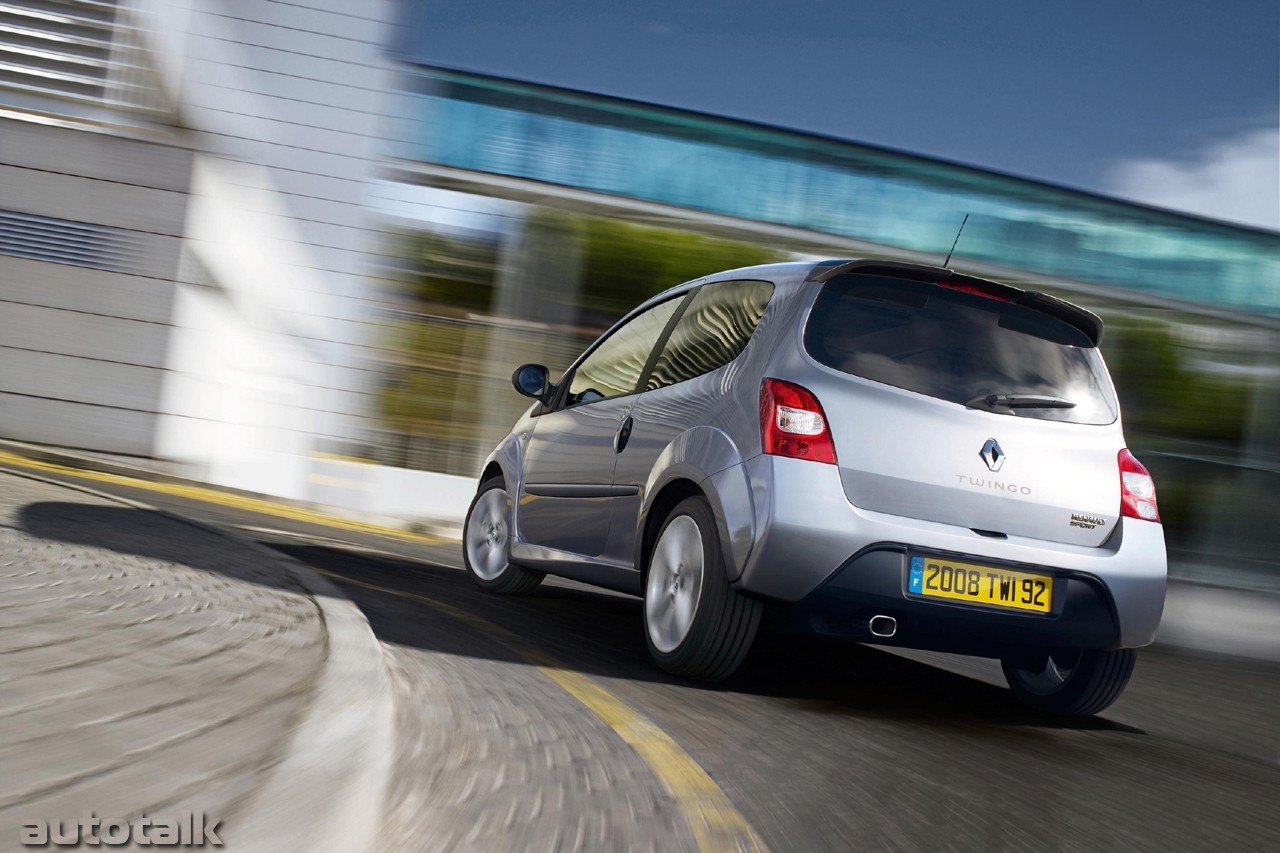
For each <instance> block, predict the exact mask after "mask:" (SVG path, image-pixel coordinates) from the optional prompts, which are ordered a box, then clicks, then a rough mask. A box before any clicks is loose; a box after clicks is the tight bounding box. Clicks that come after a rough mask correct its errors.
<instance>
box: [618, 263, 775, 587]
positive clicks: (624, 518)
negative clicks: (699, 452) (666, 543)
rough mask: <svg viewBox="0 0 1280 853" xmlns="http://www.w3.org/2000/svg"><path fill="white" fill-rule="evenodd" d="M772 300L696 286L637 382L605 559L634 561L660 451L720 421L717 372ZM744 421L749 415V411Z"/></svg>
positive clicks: (761, 287) (748, 284)
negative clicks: (693, 430)
mask: <svg viewBox="0 0 1280 853" xmlns="http://www.w3.org/2000/svg"><path fill="white" fill-rule="evenodd" d="M772 295H773V285H772V284H771V283H769V282H766V281H722V282H713V283H711V284H707V285H704V286H702V287H701V288H699V289H698V290H697V291H695V293H694V294H693V297H692V299H691V300H690V301H689V304H688V307H686V308H685V309H684V310H683V312H681V314H680V316H679V317H678V318H677V322H676V324H675V326H674V327H673V328H672V330H671V332H670V333H669V334H668V335H667V337H666V339H665V340H664V341H663V342H662V346H661V349H660V350H659V354H658V356H657V358H655V359H654V362H653V366H652V368H651V369H650V370H649V371H648V372H647V373H646V375H645V376H644V377H642V382H643V385H642V391H643V393H641V394H639V395H638V396H637V397H635V398H634V399H635V403H634V405H633V406H632V407H631V409H630V411H629V415H628V419H629V421H630V424H631V435H630V441H628V442H627V444H626V447H625V448H623V450H622V451H621V452H620V453H619V454H618V458H617V462H616V464H615V467H614V476H613V484H614V492H615V497H614V500H613V502H612V503H613V506H612V510H613V519H612V521H611V525H610V528H611V529H610V533H609V542H608V545H607V547H606V551H605V553H606V556H608V557H609V558H610V559H614V560H617V561H620V562H627V563H629V562H632V561H633V560H634V559H635V545H636V525H637V522H638V519H639V515H640V503H641V501H642V499H643V489H644V486H645V484H646V483H647V482H648V479H649V475H650V473H651V472H652V471H653V466H654V465H655V464H656V463H657V461H658V457H659V456H660V455H661V454H662V451H663V450H665V449H666V448H667V446H668V445H669V444H671V442H672V441H674V440H675V439H676V438H677V437H678V436H679V435H680V434H681V433H683V432H685V431H686V430H689V429H691V428H693V427H695V426H699V425H705V424H712V423H715V422H716V421H717V419H718V418H723V417H724V405H725V403H724V399H723V398H724V385H725V383H724V382H722V381H721V379H722V377H721V374H720V372H719V371H720V369H721V368H723V367H725V366H726V365H728V364H729V363H731V362H733V361H734V360H735V359H736V358H737V357H738V356H739V355H740V354H741V353H742V351H743V350H744V349H745V348H746V346H747V343H748V341H750V340H751V336H752V334H753V333H754V332H755V330H756V326H757V325H758V324H759V323H760V318H761V317H762V316H763V315H764V309H765V307H766V306H767V305H768V304H769V298H770V297H771V296H772ZM749 417H755V411H754V410H753V411H752V412H751V413H750V415H749Z"/></svg>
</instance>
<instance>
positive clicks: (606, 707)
mask: <svg viewBox="0 0 1280 853" xmlns="http://www.w3.org/2000/svg"><path fill="white" fill-rule="evenodd" d="M0 463H5V464H9V465H14V466H17V467H20V468H28V469H31V470H34V471H46V472H50V473H54V474H63V475H65V476H70V477H77V478H79V479H83V480H94V481H97V482H100V483H113V484H116V485H121V486H128V487H129V488H134V489H142V490H145V491H151V492H158V493H160V494H167V495H174V496H176V497H182V498H188V499H190V500H195V501H201V502H203V503H210V504H216V505H218V506H225V507H230V508H233V509H242V510H246V511H249V512H255V513H259V514H261V515H271V516H276V517H278V518H289V519H294V520H296V521H306V522H309V523H311V524H317V525H322V526H325V527H332V528H336V529H339V530H353V531H356V532H360V533H373V534H378V535H382V536H392V537H396V538H399V539H407V540H411V541H418V542H430V543H438V542H442V541H444V540H443V539H441V538H439V537H435V536H427V535H424V534H418V533H409V532H406V531H404V530H397V529H395V528H394V527H383V526H381V525H376V524H366V523H363V522H358V521H348V520H347V519H343V518H338V517H336V516H331V515H325V514H324V513H319V512H315V511H313V510H307V509H302V508H300V507H292V506H287V505H284V504H277V503H272V502H270V501H265V500H261V499H259V498H251V497H246V496H243V495H233V494H228V493H227V492H219V491H217V490H214V489H208V488H203V487H201V486H195V485H184V484H179V483H163V482H156V481H153V480H140V479H137V478H134V477H126V476H124V475H121V474H109V473H106V472H103V471H87V470H81V469H79V468H72V467H69V466H66V465H58V464H55V463H52V462H41V461H38V460H35V459H28V458H27V457H25V456H19V455H17V454H13V453H9V452H6V451H2V450H0ZM312 568H313V569H315V571H318V572H320V573H321V574H324V575H328V576H330V577H334V578H338V579H340V580H342V582H343V583H348V584H352V585H354V586H360V587H364V588H366V589H370V590H373V591H375V592H382V593H386V594H388V595H397V596H400V597H402V598H409V599H412V600H414V601H418V602H420V603H422V604H425V605H427V606H429V607H432V608H434V609H435V610H438V611H440V612H441V613H444V614H446V615H448V616H450V617H452V618H454V619H456V620H458V621H460V622H463V623H465V624H467V625H469V626H471V627H472V628H474V629H476V630H478V631H480V632H482V633H484V634H487V635H489V636H490V637H492V638H493V639H494V640H495V641H497V642H499V643H501V644H502V645H503V646H506V647H507V648H508V649H510V650H511V651H513V652H515V653H516V654H518V655H519V656H520V657H522V658H524V659H525V660H527V661H529V663H531V664H533V665H534V666H536V667H537V668H538V670H539V671H541V672H542V673H543V674H544V675H546V676H547V677H548V678H550V679H551V680H552V681H554V682H555V683H556V684H558V685H559V686H560V688H561V689H563V690H564V691H565V692H566V693H568V694H569V695H570V696H572V697H573V698H575V699H577V700H578V701H579V702H581V703H582V704H583V705H585V706H586V707H587V709H588V710H590V711H591V712H592V713H594V714H595V715H596V716H597V717H599V718H600V719H601V720H602V721H604V722H605V723H606V724H607V725H608V726H609V727H610V728H611V729H613V730H614V731H615V732H617V734H618V736H619V737H621V738H622V739H623V741H625V742H626V743H627V744H628V745H630V746H631V748H632V749H634V750H635V751H636V753H637V754H639V756H640V757H641V758H642V759H644V761H645V763H646V764H648V765H649V767H650V769H652V770H653V772H654V775H656V776H657V777H658V779H659V781H661V782H662V784H663V786H664V787H665V788H666V789H667V791H668V792H669V793H670V794H671V796H672V797H674V798H675V800H676V803H677V804H678V805H679V807H680V810H681V812H682V813H683V814H684V816H685V819H686V820H687V821H688V822H689V826H690V828H691V829H692V830H693V835H694V839H695V840H696V841H697V844H698V849H699V850H702V851H705V853H711V852H712V851H715V853H719V851H728V850H739V851H741V850H748V851H763V850H764V849H765V847H764V844H763V843H762V842H761V841H760V839H759V838H758V837H757V836H756V834H755V832H754V831H752V829H751V827H750V825H749V824H748V823H747V821H746V819H745V818H744V817H743V816H742V815H741V814H740V813H739V812H738V810H737V809H736V808H734V805H733V803H732V802H730V801H729V798H728V797H727V796H726V795H725V793H724V791H722V790H721V789H720V786H719V785H717V784H716V783H715V780H714V779H712V778H711V777H710V776H709V775H707V771H705V770H703V769H702V767H701V766H700V765H699V764H698V763H697V762H696V761H694V760H693V758H692V757H691V756H690V755H689V754H688V753H687V752H685V751H684V749H683V748H682V747H681V746H680V745H679V744H678V743H676V742H675V741H674V740H673V739H672V738H671V736H670V735H668V734H667V733H666V732H664V731H663V730H662V729H660V728H659V727H658V726H657V725H656V724H654V723H653V721H651V720H650V719H649V718H648V717H645V716H644V715H643V714H641V713H639V712H638V711H636V710H634V709H633V708H631V707H630V706H629V705H627V704H626V703H625V702H623V701H622V700H621V699H619V698H618V697H616V696H614V695H613V694H612V693H610V692H609V691H608V690H606V689H604V688H603V687H601V686H600V685H599V684H597V683H596V682H595V681H593V680H592V679H591V678H589V677H588V676H586V675H583V674H582V673H580V672H576V671H574V670H572V669H570V668H569V667H568V665H567V664H564V663H562V662H560V661H558V660H556V659H555V658H553V657H552V656H550V655H548V654H546V653H545V652H542V651H540V650H538V649H535V648H533V647H532V646H529V645H527V644H526V643H525V642H524V641H523V640H522V639H521V638H520V637H519V636H518V635H516V634H514V633H512V632H511V631H508V630H507V629H506V628H503V627H501V626H500V625H496V624H494V623H493V622H490V621H489V620H487V619H483V618H481V617H479V616H476V615H474V614H472V613H468V612H467V611H465V610H461V609H459V608H457V607H454V606H453V605H451V604H445V603H444V602H443V601H437V600H436V599H434V598H428V597H427V596H425V595H417V594H415V593H410V592H403V591H401V590H395V589H389V588H387V587H382V586H377V585H375V584H371V583H365V582H363V581H358V580H354V579H352V578H348V577H346V576H344V575H340V574H338V573H336V572H330V571H326V570H324V569H319V568H315V567H312Z"/></svg>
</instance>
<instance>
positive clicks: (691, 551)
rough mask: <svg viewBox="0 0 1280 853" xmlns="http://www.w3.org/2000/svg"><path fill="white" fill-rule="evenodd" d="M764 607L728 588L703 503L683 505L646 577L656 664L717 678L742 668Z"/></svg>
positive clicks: (666, 525)
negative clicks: (739, 667) (740, 666)
mask: <svg viewBox="0 0 1280 853" xmlns="http://www.w3.org/2000/svg"><path fill="white" fill-rule="evenodd" d="M760 610H761V605H760V602H758V601H755V600H753V599H750V598H746V597H745V596H742V595H739V594H738V593H737V592H735V591H734V589H733V588H732V587H731V586H729V579H728V577H727V576H726V574H725V566H724V554H723V552H722V550H721V547H720V537H719V535H718V533H717V532H716V526H715V517H714V516H713V515H712V513H711V505H710V504H708V503H707V500H706V498H702V497H692V498H687V499H686V500H684V501H681V502H680V503H679V504H678V505H677V506H676V507H675V509H673V510H672V511H671V513H670V514H669V515H668V516H667V518H666V520H665V521H664V522H663V525H662V530H661V532H660V533H659V534H658V539H657V542H656V543H655V544H654V546H653V551H652V553H650V555H649V565H648V573H647V575H646V580H645V594H644V623H645V640H646V641H647V642H648V645H649V652H650V654H652V655H653V659H654V660H655V661H656V662H657V664H658V666H660V667H662V668H663V669H665V670H666V671H667V672H670V673H674V674H676V675H685V676H691V677H694V678H705V679H709V680H714V681H718V680H720V679H723V678H728V677H729V676H730V675H732V674H733V672H734V670H736V669H737V668H738V666H739V665H740V664H741V663H742V660H743V658H745V657H746V655H747V650H748V649H749V648H750V647H751V641H752V640H753V639H755V635H756V628H757V627H759V625H760Z"/></svg>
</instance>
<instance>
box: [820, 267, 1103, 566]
mask: <svg viewBox="0 0 1280 853" xmlns="http://www.w3.org/2000/svg"><path fill="white" fill-rule="evenodd" d="M937 272H938V273H940V274H941V275H943V276H946V277H945V278H944V280H943V281H942V283H941V284H939V283H938V281H937V279H936V278H934V280H912V279H910V278H902V277H900V276H899V275H894V274H875V273H874V272H872V273H861V274H857V273H848V274H842V275H838V276H835V277H833V278H830V279H829V280H828V281H826V282H825V283H824V284H823V289H822V291H821V292H820V293H819V295H818V297H817V301H816V302H815V303H814V306H813V309H812V310H811V312H810V315H809V319H808V321H807V324H806V328H805V331H804V347H805V349H806V351H807V352H808V353H809V355H810V356H811V357H812V358H814V359H815V360H816V361H817V362H819V363H820V364H823V365H826V366H827V367H830V368H833V369H834V370H835V371H839V374H835V373H828V374H827V375H826V376H825V377H824V378H823V380H821V384H817V385H813V384H811V386H810V387H811V390H812V391H813V392H814V393H815V394H816V396H817V398H818V399H819V401H820V402H821V404H822V407H823V409H824V410H825V412H826V416H827V421H828V423H829V425H830V429H831V436H832V439H833V441H834V444H835V448H836V456H837V460H838V464H839V466H840V474H841V479H842V481H843V483H844V488H845V492H846V494H847V495H848V498H849V500H850V502H852V503H853V504H854V505H855V506H858V507H862V508H864V509H868V510H874V511H879V512H886V513H892V514H895V515H901V516H907V517H911V518H918V519H924V520H928V521H935V522H941V523H945V524H954V525H962V526H964V527H968V528H971V529H973V530H976V531H979V532H983V533H987V534H1005V535H1010V536H1026V537H1031V538H1035V539H1041V540H1048V541H1052V542H1063V543H1070V544H1075V545H1085V546H1098V545H1101V544H1102V543H1103V542H1105V541H1106V539H1107V537H1108V536H1109V535H1110V533H1111V531H1112V530H1113V529H1114V527H1115V524H1116V521H1117V519H1118V517H1119V510H1120V496H1119V474H1118V468H1117V461H1116V454H1117V452H1118V451H1119V450H1120V449H1121V448H1122V447H1123V446H1124V445H1123V438H1122V436H1121V433H1120V429H1119V425H1118V422H1117V416H1118V407H1117V404H1116V400H1115V395H1114V391H1113V390H1112V387H1111V382H1110V379H1109V377H1108V375H1107V372H1106V368H1105V366H1104V365H1103V362H1102V359H1101V356H1100V355H1099V353H1098V350H1097V342H1098V340H1099V339H1100V337H1101V323H1100V322H1099V321H1098V320H1097V318H1096V317H1094V316H1093V315H1092V314H1089V313H1088V312H1085V311H1083V310H1082V309H1079V308H1077V307H1075V306H1073V305H1070V304H1068V303H1065V302H1062V301H1061V300H1057V299H1054V298H1053V297H1049V296H1046V295H1044V294H1039V293H1031V292H1026V291H1022V290H1018V289H1016V288H1012V287H1008V286H1006V285H1000V284H997V283H995V282H987V281H984V280H981V279H974V278H969V277H965V276H951V275H949V274H947V273H945V271H941V270H939V271H937ZM915 277H916V278H917V279H918V278H926V279H927V278H928V277H927V276H924V275H921V274H918V273H917V274H916V276H915Z"/></svg>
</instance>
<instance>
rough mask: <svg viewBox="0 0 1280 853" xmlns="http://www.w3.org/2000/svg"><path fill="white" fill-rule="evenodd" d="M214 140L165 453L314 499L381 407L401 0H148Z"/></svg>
mask: <svg viewBox="0 0 1280 853" xmlns="http://www.w3.org/2000/svg"><path fill="white" fill-rule="evenodd" d="M137 5H138V7H139V9H140V10H141V12H142V17H143V18H144V19H148V18H149V19H151V20H156V21H164V22H166V24H167V26H165V27H163V28H161V29H160V30H159V31H158V32H156V33H154V34H153V36H152V38H154V39H155V40H156V45H155V47H154V52H155V53H156V55H157V57H158V60H157V61H158V63H159V64H160V65H161V68H162V72H163V74H164V76H165V77H166V83H165V85H166V87H167V88H169V89H170V90H171V91H172V93H173V97H174V98H175V99H176V101H177V103H178V104H179V112H180V115H181V118H182V121H183V123H184V124H185V125H186V126H187V127H188V128H190V136H191V143H190V144H191V145H192V147H193V148H195V149H196V150H197V151H198V154H197V157H196V163H195V167H194V174H193V179H192V192H191V200H190V205H189V211H188V216H187V220H186V226H185V235H186V251H187V253H188V255H187V261H188V263H187V264H186V265H185V267H184V269H185V271H186V272H185V273H184V275H183V276H182V279H183V282H182V284H181V285H180V286H179V288H178V290H177V296H176V304H175V313H174V318H175V325H176V326H177V330H176V331H175V334H174V336H173V339H172V349H171V352H170V366H171V368H172V370H171V373H170V374H169V376H168V377H167V379H166V383H165V392H164V409H165V412H166V414H165V416H164V417H162V418H161V421H160V423H159V433H158V440H157V444H156V448H155V452H156V455H157V456H160V457H163V458H167V459H172V460H176V461H179V462H183V463H186V465H187V466H188V467H189V468H191V469H192V470H193V471H194V472H195V473H196V474H198V475H200V476H203V477H205V478H206V479H208V480H210V481H212V482H217V483H222V484H225V485H230V486H234V487H238V488H245V489H252V490H254V491H262V492H269V493H273V494H282V495H286V496H289V497H303V496H304V494H305V492H306V489H307V485H306V478H305V476H303V475H304V473H305V472H304V471H303V467H304V466H301V465H298V464H293V465H282V464H280V463H279V457H281V456H282V455H283V456H289V455H295V456H298V457H308V456H309V455H310V454H311V452H312V451H314V450H316V449H323V448H325V447H329V446H332V445H333V444H334V443H335V442H339V441H341V440H343V439H350V438H355V437H356V436H357V435H358V434H359V431H360V430H361V428H362V427H363V425H364V422H365V421H364V419H365V418H366V417H367V416H368V415H369V414H371V412H372V407H373V403H374V400H373V396H372V394H371V390H372V388H371V384H372V383H371V374H369V373H368V372H367V370H366V359H365V355H366V353H367V348H368V346H369V345H370V344H371V343H373V340H374V335H375V334H376V329H375V327H374V325H373V319H372V311H371V306H372V304H373V300H375V299H376V290H375V289H374V288H373V287H372V286H371V284H370V279H369V278H368V274H369V273H371V272H373V271H374V270H375V268H376V265H375V263H374V254H375V253H376V252H377V251H378V250H379V248H380V246H379V242H380V240H381V235H380V232H378V231H377V230H376V229H375V228H373V227H372V225H373V223H372V222H370V215H369V214H368V213H367V211H366V206H365V202H366V195H367V187H368V183H369V180H370V179H371V178H373V177H374V169H375V167H376V163H377V157H378V155H379V153H380V146H381V143H380V133H381V122H382V118H383V113H382V112H381V110H382V109H383V104H384V102H386V100H385V99H386V97H387V93H388V92H389V90H390V86H391V71H390V68H389V66H388V65H387V63H386V61H385V59H384V57H383V48H382V45H383V44H385V43H386V42H387V40H388V39H389V38H390V37H391V30H390V28H391V24H390V20H391V17H392V12H393V6H392V3H391V2H389V0H376V2H363V3H359V4H350V3H344V2H340V0H301V1H300V2H292V3H288V4H281V3H272V2H268V0H138V2H137Z"/></svg>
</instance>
